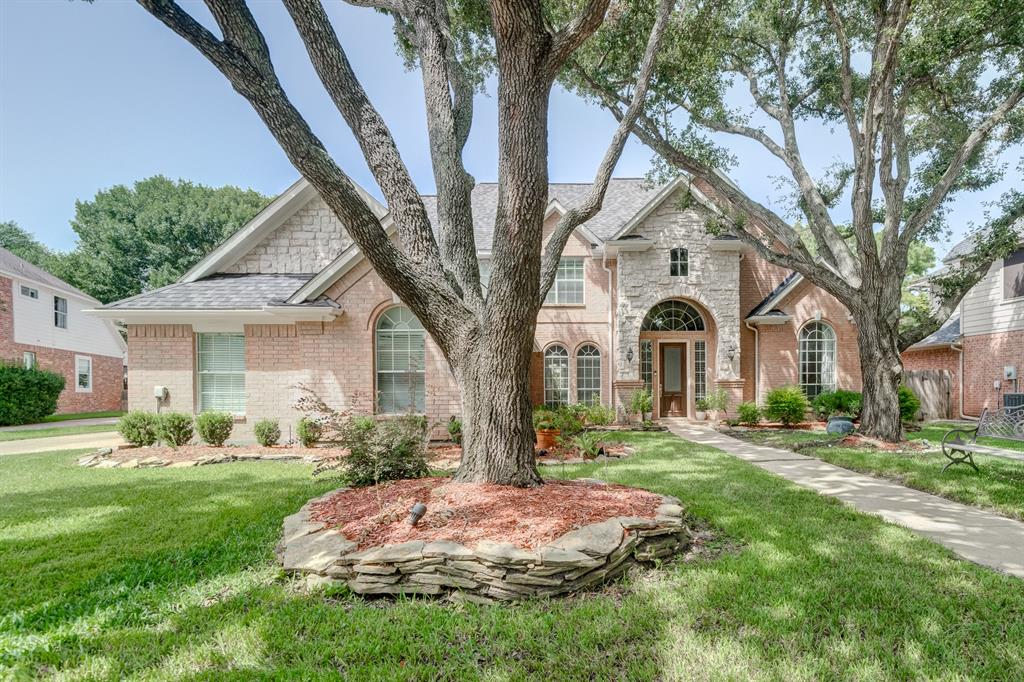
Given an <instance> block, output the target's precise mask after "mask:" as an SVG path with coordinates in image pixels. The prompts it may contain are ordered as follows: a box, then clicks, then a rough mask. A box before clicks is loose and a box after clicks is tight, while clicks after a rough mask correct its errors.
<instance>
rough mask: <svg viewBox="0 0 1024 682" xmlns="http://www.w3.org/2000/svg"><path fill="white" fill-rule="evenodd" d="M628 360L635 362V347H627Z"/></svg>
mask: <svg viewBox="0 0 1024 682" xmlns="http://www.w3.org/2000/svg"><path fill="white" fill-rule="evenodd" d="M626 362H633V347H632V346H630V347H629V348H627V349H626Z"/></svg>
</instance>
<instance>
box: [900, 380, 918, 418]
mask: <svg viewBox="0 0 1024 682" xmlns="http://www.w3.org/2000/svg"><path fill="white" fill-rule="evenodd" d="M899 400H900V419H902V420H903V421H904V422H913V421H917V411H918V410H920V409H921V400H920V398H918V397H917V396H916V395H914V392H913V391H911V390H910V389H909V388H907V387H906V386H903V385H902V384H901V385H900V388H899Z"/></svg>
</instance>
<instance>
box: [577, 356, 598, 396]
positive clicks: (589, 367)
mask: <svg viewBox="0 0 1024 682" xmlns="http://www.w3.org/2000/svg"><path fill="white" fill-rule="evenodd" d="M576 402H578V403H583V404H585V405H593V404H595V403H599V402H601V350H600V349H599V348H598V347H597V346H595V345H594V344H592V343H587V344H584V345H582V346H580V349H579V350H578V351H576Z"/></svg>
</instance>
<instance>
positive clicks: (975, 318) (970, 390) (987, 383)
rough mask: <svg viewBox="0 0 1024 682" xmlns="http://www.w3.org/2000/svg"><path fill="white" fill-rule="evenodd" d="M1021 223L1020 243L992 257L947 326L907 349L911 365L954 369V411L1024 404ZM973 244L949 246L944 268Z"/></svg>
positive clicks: (971, 413)
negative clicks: (1006, 253) (1004, 254)
mask: <svg viewBox="0 0 1024 682" xmlns="http://www.w3.org/2000/svg"><path fill="white" fill-rule="evenodd" d="M1016 227H1017V231H1018V233H1019V234H1020V236H1021V244H1020V248H1018V249H1017V250H1016V251H1015V252H1014V253H1012V254H1010V255H1009V256H1007V257H1006V258H1004V259H1002V260H997V261H996V262H994V263H992V265H991V266H990V267H989V269H988V272H987V273H986V274H985V276H984V277H983V278H982V280H981V281H980V282H978V283H977V284H976V285H974V287H972V288H971V290H970V291H968V292H967V295H965V296H964V298H963V300H962V301H961V302H960V306H959V308H958V310H957V311H956V312H955V313H954V314H953V315H952V316H951V317H950V319H949V320H948V321H947V322H946V323H945V324H944V325H943V326H942V328H941V329H939V330H938V331H937V332H935V333H934V334H932V335H931V336H929V337H927V338H925V339H923V340H922V341H920V342H918V343H916V344H915V345H913V346H911V347H910V348H908V349H907V350H906V351H904V353H903V365H904V369H906V370H929V369H930V370H945V371H947V372H948V373H949V375H950V377H951V380H952V381H951V383H952V390H951V401H950V402H951V404H952V410H951V414H950V415H949V416H951V417H958V416H959V417H963V416H967V417H978V416H980V415H981V412H982V410H984V409H994V408H997V407H1002V406H1003V405H1004V404H1011V402H1012V404H1024V375H1022V373H1024V220H1022V221H1019V222H1018V223H1017V226H1016ZM973 250H974V237H973V236H969V237H967V238H966V239H964V240H963V241H962V242H960V243H959V244H957V245H956V246H954V247H953V248H952V249H951V250H950V252H949V253H948V254H947V255H946V257H945V258H944V259H943V268H950V267H955V266H956V264H957V263H958V262H959V260H960V259H961V258H963V257H964V255H966V254H968V253H970V252H971V251H973ZM941 271H942V270H940V272H941Z"/></svg>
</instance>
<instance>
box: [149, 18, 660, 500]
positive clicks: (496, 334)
mask: <svg viewBox="0 0 1024 682" xmlns="http://www.w3.org/2000/svg"><path fill="white" fill-rule="evenodd" d="M675 1H676V0H658V2H657V3H656V4H655V6H653V7H652V8H648V9H650V10H651V11H650V13H649V15H648V16H649V17H650V18H652V20H651V21H649V22H648V23H647V28H646V29H645V32H644V35H642V36H639V37H638V39H639V40H640V43H641V45H640V49H639V50H638V51H637V59H636V61H635V62H634V64H633V65H632V66H631V70H632V73H633V75H632V77H631V78H630V81H631V83H632V85H631V86H630V93H629V95H628V96H627V98H626V99H627V100H628V101H627V103H626V104H625V106H624V109H623V110H622V111H621V112H620V113H621V114H622V120H621V123H620V125H619V126H618V128H617V129H616V131H615V133H614V134H613V136H612V139H611V142H610V144H609V146H608V149H607V152H606V153H605V156H604V158H603V160H602V162H601V164H600V166H599V167H598V169H597V171H596V176H595V179H594V184H593V188H592V190H591V192H590V193H589V195H588V196H587V197H586V198H585V200H584V201H583V203H581V204H580V205H578V206H574V207H571V208H569V209H568V211H567V212H566V213H565V215H564V216H562V218H561V219H560V221H559V222H558V224H557V227H556V228H555V230H554V232H553V233H552V234H551V236H550V237H549V239H548V240H547V243H546V245H545V244H544V241H543V234H542V223H543V220H544V212H545V208H546V206H547V203H548V163H547V161H548V158H547V157H548V149H547V136H548V102H549V96H550V93H551V88H552V86H553V84H554V83H555V80H556V78H557V77H558V76H559V74H560V73H562V71H563V69H564V68H565V65H566V63H567V61H568V60H569V59H571V58H572V57H573V55H574V54H575V53H576V52H577V51H578V50H579V49H580V47H581V45H583V44H584V43H585V42H586V41H587V40H588V38H590V37H591V36H592V34H593V33H594V32H595V31H596V30H597V29H598V28H599V27H601V25H602V24H603V23H605V21H606V14H607V13H608V8H609V0H581V1H580V2H573V3H571V4H558V3H551V4H550V5H549V4H546V3H541V2H531V1H524V0H492V1H491V2H489V3H486V4H485V3H481V2H473V1H472V0H470V1H469V2H458V1H453V2H444V1H442V0H351V4H354V5H361V6H365V7H370V8H374V9H377V10H381V11H384V12H387V13H389V14H391V15H392V16H393V17H395V19H396V30H397V31H398V32H399V35H400V37H401V40H402V43H403V45H404V46H405V47H406V49H408V50H410V51H411V54H412V55H413V56H414V59H415V62H416V63H417V64H418V66H419V68H420V71H421V73H422V77H423V95H424V97H425V99H426V105H427V106H426V111H427V125H426V131H427V135H428V139H429V143H430V152H431V159H432V163H433V170H434V182H435V185H436V193H437V213H438V220H439V223H440V224H439V225H438V226H437V228H438V236H437V237H435V233H434V231H433V230H432V229H431V224H430V222H429V220H428V218H427V212H426V210H425V208H424V205H423V202H422V200H421V198H420V193H419V191H418V190H417V188H416V186H415V185H414V183H413V181H412V179H411V177H410V176H409V172H408V170H407V168H406V166H405V163H404V162H403V160H402V157H401V155H400V154H399V150H398V147H397V145H396V144H395V141H394V139H393V137H392V135H391V133H390V132H389V130H388V127H387V124H386V123H385V122H384V120H383V119H382V118H381V116H380V114H379V113H378V111H377V110H376V109H375V108H374V106H373V104H372V103H371V102H370V100H369V99H368V97H367V95H366V92H365V91H364V89H363V87H362V86H361V84H360V82H359V79H358V78H357V77H356V74H355V72H354V71H353V69H352V67H351V65H350V63H349V61H348V58H347V56H346V53H345V49H344V47H343V46H342V44H341V42H340V41H339V39H338V36H337V34H336V33H335V30H334V27H333V26H332V24H331V21H330V19H329V18H328V16H327V13H326V12H325V10H324V7H323V6H322V5H321V3H320V0H283V2H284V5H285V7H286V8H287V10H288V13H289V14H290V16H291V19H292V20H293V22H294V24H295V27H296V29H298V33H299V35H300V37H301V39H302V41H303V43H304V44H305V46H306V50H307V52H308V54H309V58H310V60H311V62H312V64H313V66H314V68H315V70H316V72H317V74H318V75H319V77H320V80H321V82H322V84H323V87H324V88H325V90H326V91H327V93H328V95H329V96H330V98H331V99H332V101H333V102H334V104H335V106H336V107H337V109H338V112H339V113H340V114H341V117H342V118H343V119H344V120H345V122H346V123H347V124H348V126H349V128H350V129H351V131H352V133H353V135H354V136H355V138H356V140H357V141H358V143H359V145H360V147H361V149H362V152H363V156H364V158H365V160H366V163H367V164H368V165H369V167H370V170H371V172H372V173H373V175H374V178H375V180H376V181H377V184H378V186H379V187H380V190H381V193H382V194H383V195H384V198H385V200H386V201H387V204H388V208H389V211H390V214H389V219H390V220H393V222H394V225H395V227H396V228H397V235H398V243H397V244H396V243H395V242H393V241H392V240H391V239H389V237H388V234H387V232H386V230H385V226H384V225H382V222H381V220H379V219H378V218H377V217H376V216H375V215H374V213H373V212H372V211H371V210H370V208H369V206H367V205H366V203H365V202H364V201H363V200H362V199H361V198H360V195H359V193H358V192H357V191H356V189H355V187H354V185H353V183H352V181H351V180H350V179H349V177H348V176H347V175H346V173H345V172H344V170H342V168H341V167H340V166H339V165H338V163H337V162H336V161H335V160H334V159H332V158H331V155H330V154H329V153H328V152H327V150H326V149H325V148H324V145H323V144H322V143H321V141H320V140H319V139H318V138H317V136H316V135H315V134H314V132H313V131H312V130H311V129H310V126H309V125H308V124H307V122H306V121H305V120H304V118H303V117H302V115H301V114H300V112H299V111H298V110H297V109H296V108H295V106H294V105H293V104H292V102H291V101H290V100H289V98H288V96H287V94H286V92H285V89H284V87H283V85H282V84H281V82H280V80H279V79H278V76H277V73H276V72H275V69H274V64H273V62H272V60H271V56H270V51H269V49H268V47H267V43H266V41H265V39H264V36H263V34H262V32H261V31H260V27H259V26H258V25H257V22H256V20H255V19H254V18H253V15H252V13H251V12H250V11H249V8H248V6H247V5H246V3H245V1H244V0H206V5H207V6H208V7H209V9H210V12H211V13H212V15H213V17H214V20H215V21H216V24H217V30H218V32H219V35H217V34H215V33H214V32H213V30H211V29H208V28H207V27H205V26H204V25H202V24H201V23H200V22H198V21H196V20H195V19H194V18H193V17H192V16H190V15H189V14H188V13H187V12H186V11H185V10H184V9H183V8H182V7H180V6H179V5H178V4H177V3H176V2H174V1H173V0H139V4H141V5H142V6H143V7H144V8H145V9H147V10H148V11H149V12H150V13H152V14H153V15H154V16H155V17H156V18H158V19H159V20H160V21H162V22H163V23H164V24H166V25H167V26H168V27H170V28H171V29H172V30H173V31H175V32H176V33H177V34H178V35H180V36H181V37H182V38H184V39H185V40H187V41H188V42H189V43H191V44H192V45H193V46H194V47H195V48H196V49H197V50H199V52H201V53H202V55H203V56H204V57H206V58H207V59H208V60H209V61H210V62H211V63H212V64H213V65H214V66H215V67H216V68H217V69H218V70H219V71H220V72H221V73H222V74H224V76H225V77H226V78H227V79H228V81H229V82H230V83H231V86H232V87H233V88H234V89H235V90H236V91H237V92H238V93H239V94H241V95H242V96H243V97H244V98H245V99H246V100H248V102H249V103H250V104H251V105H252V107H253V108H254V109H255V111H256V112H257V114H258V115H259V116H260V118H261V119H262V120H263V122H264V123H265V124H266V126H267V128H268V129H269V130H270V132H271V134H272V135H273V136H274V138H275V139H276V140H277V142H278V144H279V145H280V146H281V148H282V149H283V150H284V152H285V154H286V155H287V156H288V158H289V159H290V161H291V162H292V164H293V165H294V166H295V168H296V169H298V171H299V172H300V173H301V174H302V175H303V176H304V177H305V178H306V179H307V180H309V182H310V183H311V184H312V185H313V186H314V187H315V188H316V190H317V191H318V192H319V194H320V196H321V197H323V199H324V201H325V202H326V203H327V205H328V206H330V208H331V209H332V210H333V211H334V213H335V214H336V215H337V216H338V218H339V219H340V220H341V221H342V222H343V223H344V224H345V226H346V227H347V229H348V230H349V233H350V234H351V236H352V238H353V239H354V240H355V242H356V243H357V244H358V245H359V248H360V250H361V251H362V252H363V253H364V254H365V255H366V257H367V258H368V259H369V261H370V262H371V264H372V265H373V267H374V269H375V270H376V271H377V273H378V274H379V275H380V277H381V278H382V279H383V280H384V281H385V282H386V283H387V285H388V286H389V287H390V288H391V289H392V290H393V291H394V292H395V293H397V294H398V296H399V297H400V298H401V299H402V301H403V302H404V303H405V304H406V305H408V306H409V308H411V309H412V311H413V312H414V313H415V314H416V316H417V317H418V318H419V319H420V321H421V322H422V323H423V326H424V327H425V328H426V329H427V331H428V332H429V333H430V335H431V336H432V337H433V339H434V341H435V342H436V343H437V344H438V346H439V347H440V349H441V351H442V352H443V353H444V355H445V357H446V359H447V360H448V362H449V364H450V365H451V368H452V371H453V373H454V376H455V378H456V380H457V382H458V384H459V386H460V388H461V392H462V402H463V455H462V463H461V465H460V467H459V470H458V472H457V473H456V475H455V478H456V479H457V480H459V481H467V482H493V483H500V484H508V485H517V486H531V485H538V484H540V483H541V479H540V476H539V475H538V473H537V469H536V465H535V463H534V455H533V430H532V425H531V415H530V399H529V392H528V386H529V365H530V358H531V350H532V345H533V337H534V331H535V326H536V318H537V312H538V310H539V308H540V306H541V304H542V302H543V300H544V297H545V295H546V293H547V291H548V289H549V288H550V287H551V285H552V283H553V281H554V278H555V273H556V270H557V267H558V260H559V257H560V256H561V253H562V249H563V247H564V246H565V243H566V241H567V240H568V238H569V236H570V235H571V233H572V231H573V230H574V229H575V228H576V227H578V226H579V225H580V224H582V223H583V222H585V221H586V220H588V219H589V218H590V217H592V216H593V215H594V214H595V213H596V212H597V211H598V210H599V209H600V207H601V203H602V200H603V197H604V193H605V190H606V188H607V185H608V180H609V179H610V177H611V173H612V170H613V169H614V166H615V164H616V162H617V161H618V158H619V155H620V154H621V152H622V148H623V146H624V144H625V142H626V139H627V137H628V136H629V134H630V129H631V127H632V124H633V123H634V120H635V117H636V116H637V115H639V114H640V112H641V110H642V108H643V101H644V97H645V95H646V91H647V85H648V82H649V80H650V76H651V73H652V70H653V65H654V62H655V56H656V54H657V50H658V45H659V41H660V38H661V36H662V34H663V33H664V31H665V28H666V26H667V25H668V23H669V19H670V17H671V16H672V13H673V7H674V5H675ZM466 21H475V22H479V23H480V24H481V25H486V26H487V27H488V28H487V31H486V38H485V39H484V40H485V41H486V42H487V44H488V45H489V46H490V48H491V54H492V55H493V68H494V71H495V72H496V75H497V109H498V131H499V132H498V183H499V193H498V207H497V216H496V219H495V225H494V242H493V246H492V271H491V276H490V280H489V284H488V287H487V290H486V294H485V292H484V291H483V290H482V289H481V286H480V272H479V266H478V262H477V252H476V246H475V243H474V232H473V215H472V208H471V206H470V191H471V190H472V188H473V184H474V181H473V178H472V177H471V176H470V175H469V173H467V172H466V169H465V167H464V165H463V159H462V153H463V147H464V146H465V144H466V140H467V138H468V136H469V132H470V127H471V124H472V120H473V96H474V94H475V89H476V87H477V86H478V83H479V81H478V80H477V78H478V77H479V70H478V69H477V68H476V66H477V64H476V63H475V61H474V60H475V59H476V56H475V55H476V53H477V50H476V49H466V44H465V42H464V41H463V40H460V39H459V37H458V36H457V35H456V34H455V32H454V31H453V30H452V27H453V26H454V25H455V24H457V23H459V24H460V25H462V22H466Z"/></svg>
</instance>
